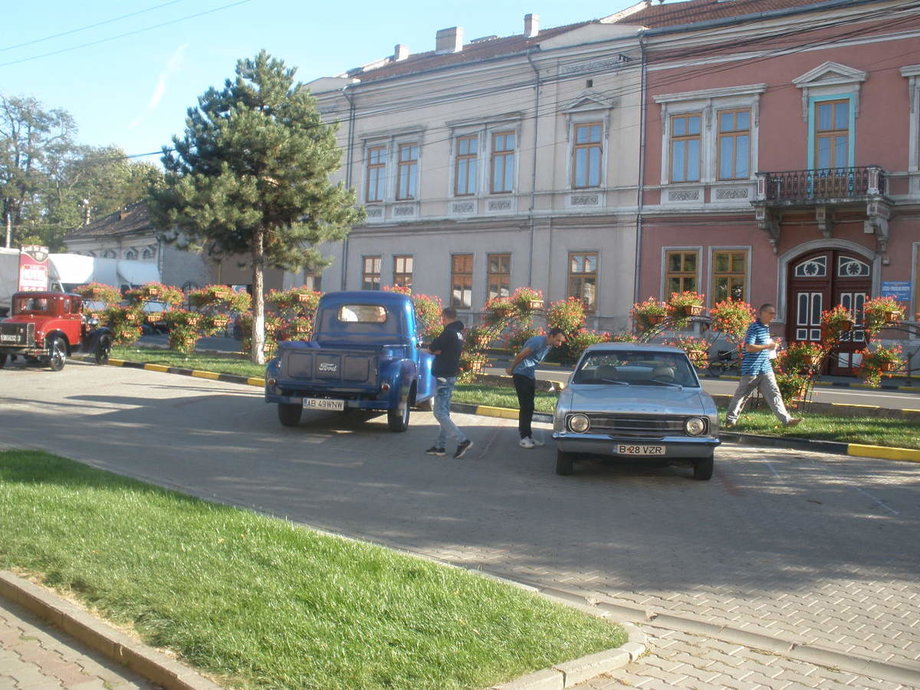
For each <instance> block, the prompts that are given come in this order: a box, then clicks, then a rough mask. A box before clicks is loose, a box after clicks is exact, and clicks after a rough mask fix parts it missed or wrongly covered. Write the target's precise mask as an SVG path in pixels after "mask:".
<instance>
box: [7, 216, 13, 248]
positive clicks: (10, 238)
mask: <svg viewBox="0 0 920 690" xmlns="http://www.w3.org/2000/svg"><path fill="white" fill-rule="evenodd" d="M12 242H13V214H11V213H10V210H9V209H7V210H6V248H7V249H9V248H10V245H11V244H12Z"/></svg>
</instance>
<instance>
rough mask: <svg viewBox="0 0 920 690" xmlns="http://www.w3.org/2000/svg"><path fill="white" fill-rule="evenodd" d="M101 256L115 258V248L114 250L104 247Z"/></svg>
mask: <svg viewBox="0 0 920 690" xmlns="http://www.w3.org/2000/svg"><path fill="white" fill-rule="evenodd" d="M102 258H103V259H114V258H116V256H115V250H114V249H106V250H105V251H104V252H102Z"/></svg>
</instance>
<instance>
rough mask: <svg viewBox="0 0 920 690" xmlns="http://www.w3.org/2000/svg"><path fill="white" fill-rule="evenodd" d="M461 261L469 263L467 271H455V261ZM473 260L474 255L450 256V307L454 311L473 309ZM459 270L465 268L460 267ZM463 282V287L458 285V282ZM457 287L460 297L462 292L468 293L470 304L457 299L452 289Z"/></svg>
mask: <svg viewBox="0 0 920 690" xmlns="http://www.w3.org/2000/svg"><path fill="white" fill-rule="evenodd" d="M458 259H461V260H463V261H464V262H466V261H468V262H469V271H466V270H462V271H459V270H457V260H458ZM473 259H474V255H473V254H469V253H463V254H451V255H450V306H451V307H453V308H454V309H472V308H473ZM461 268H464V269H465V268H466V266H462V267H461ZM461 279H462V282H463V285H458V283H459V282H461ZM455 287H459V288H460V292H461V295H462V294H463V293H464V292H468V293H469V297H470V303H469V304H464V303H463V299H462V298H460V299H458V298H457V297H456V295H455V293H454V288H455Z"/></svg>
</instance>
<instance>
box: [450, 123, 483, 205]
mask: <svg viewBox="0 0 920 690" xmlns="http://www.w3.org/2000/svg"><path fill="white" fill-rule="evenodd" d="M478 156H479V137H478V136H476V135H475V134H473V135H471V136H466V137H457V155H456V157H455V159H454V196H472V195H473V194H475V193H476V179H477V177H478V174H477V171H478V163H479V158H478Z"/></svg>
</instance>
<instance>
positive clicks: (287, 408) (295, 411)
mask: <svg viewBox="0 0 920 690" xmlns="http://www.w3.org/2000/svg"><path fill="white" fill-rule="evenodd" d="M301 412H303V406H301V405H292V404H291V403H278V421H279V422H281V426H297V425H298V424H300V414H301Z"/></svg>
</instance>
